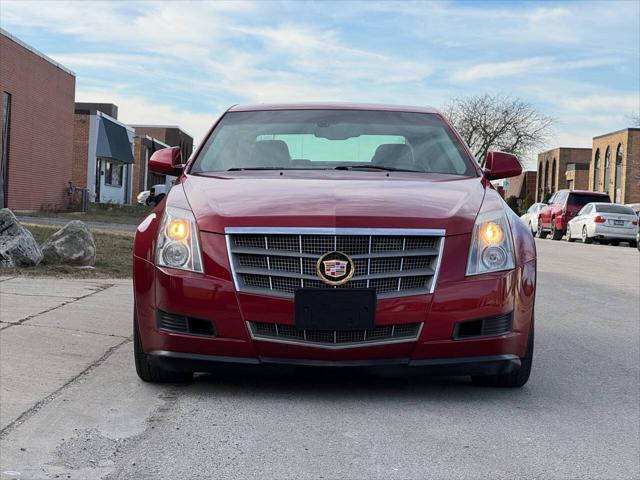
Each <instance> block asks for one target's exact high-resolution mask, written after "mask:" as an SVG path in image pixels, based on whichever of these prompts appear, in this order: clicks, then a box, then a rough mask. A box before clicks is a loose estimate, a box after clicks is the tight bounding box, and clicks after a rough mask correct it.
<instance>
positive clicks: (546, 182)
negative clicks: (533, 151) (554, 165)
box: [544, 162, 549, 192]
mask: <svg viewBox="0 0 640 480" xmlns="http://www.w3.org/2000/svg"><path fill="white" fill-rule="evenodd" d="M544 191H545V192H548V191H549V162H545V164H544Z"/></svg>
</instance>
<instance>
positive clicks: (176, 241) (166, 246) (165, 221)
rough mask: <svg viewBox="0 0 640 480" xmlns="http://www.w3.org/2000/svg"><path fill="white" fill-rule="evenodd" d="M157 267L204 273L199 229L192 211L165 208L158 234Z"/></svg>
mask: <svg viewBox="0 0 640 480" xmlns="http://www.w3.org/2000/svg"><path fill="white" fill-rule="evenodd" d="M156 265H158V266H161V267H170V268H179V269H181V270H190V271H192V272H199V273H203V269H202V255H201V253H200V243H199V242H198V227H197V225H196V219H195V218H194V216H193V213H192V212H191V211H190V210H183V209H182V208H176V207H167V208H165V210H164V216H163V217H162V223H161V225H160V231H159V232H158V246H157V248H156Z"/></svg>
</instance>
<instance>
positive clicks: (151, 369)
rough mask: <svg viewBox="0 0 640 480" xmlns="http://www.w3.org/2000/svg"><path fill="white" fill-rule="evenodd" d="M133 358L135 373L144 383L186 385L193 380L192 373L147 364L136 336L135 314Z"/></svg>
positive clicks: (134, 323) (147, 361)
mask: <svg viewBox="0 0 640 480" xmlns="http://www.w3.org/2000/svg"><path fill="white" fill-rule="evenodd" d="M134 309H135V307H134ZM133 356H134V360H135V364H136V373H137V374H138V377H140V379H141V380H142V381H144V382H150V383H186V382H188V381H190V380H191V379H192V378H193V372H174V371H171V370H166V369H164V368H161V367H158V366H156V365H152V364H151V363H149V356H148V355H147V354H146V353H144V351H143V350H142V343H141V342H140V335H139V334H138V318H137V315H136V314H135V312H134V314H133Z"/></svg>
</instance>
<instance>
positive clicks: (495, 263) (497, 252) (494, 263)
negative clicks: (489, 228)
mask: <svg viewBox="0 0 640 480" xmlns="http://www.w3.org/2000/svg"><path fill="white" fill-rule="evenodd" d="M482 263H484V264H485V266H486V267H487V268H489V269H496V268H502V267H503V266H504V265H505V264H506V263H507V253H506V252H505V251H504V250H503V249H502V248H500V247H488V248H485V249H484V250H483V251H482Z"/></svg>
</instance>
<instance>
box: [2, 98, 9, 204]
mask: <svg viewBox="0 0 640 480" xmlns="http://www.w3.org/2000/svg"><path fill="white" fill-rule="evenodd" d="M10 126H11V94H10V93H8V92H2V157H1V158H0V208H5V207H6V206H7V190H8V185H7V180H8V178H9V175H8V173H9V133H10V131H11V129H10Z"/></svg>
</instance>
